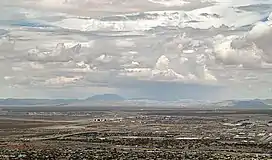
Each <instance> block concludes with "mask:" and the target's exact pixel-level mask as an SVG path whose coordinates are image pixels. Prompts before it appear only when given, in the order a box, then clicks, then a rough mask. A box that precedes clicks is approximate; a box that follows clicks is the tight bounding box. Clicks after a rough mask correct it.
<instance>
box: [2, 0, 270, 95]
mask: <svg viewBox="0 0 272 160" xmlns="http://www.w3.org/2000/svg"><path fill="white" fill-rule="evenodd" d="M271 12H272V0H239V1H237V0H235V1H234V0H137V1H131V0H99V1H97V0H1V1H0V89H1V92H0V97H2V98H86V97H90V96H92V95H95V94H105V93H112V94H119V95H121V96H123V97H125V98H155V99H158V100H178V99H195V100H226V99H245V98H247V99H251V98H271V95H272V92H271V91H272V85H271V84H272V83H271V82H272V45H271V42H272V28H271V27H272V14H271Z"/></svg>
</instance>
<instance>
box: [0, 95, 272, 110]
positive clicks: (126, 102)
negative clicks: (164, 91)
mask: <svg viewBox="0 0 272 160" xmlns="http://www.w3.org/2000/svg"><path fill="white" fill-rule="evenodd" d="M49 105H50V106H94V105H95V106H99V105H103V106H133V105H134V106H180V107H201V108H251V109H252V108H271V109H272V99H263V100H261V99H254V100H226V101H220V102H204V101H194V100H178V101H171V102H170V101H160V100H156V99H146V98H133V99H126V98H124V97H122V96H120V95H117V94H101V95H94V96H92V97H89V98H86V99H13V98H8V99H0V106H49Z"/></svg>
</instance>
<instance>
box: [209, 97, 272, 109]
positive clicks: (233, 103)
mask: <svg viewBox="0 0 272 160" xmlns="http://www.w3.org/2000/svg"><path fill="white" fill-rule="evenodd" d="M270 102H272V100H270V99H264V100H261V99H254V100H226V101H221V102H217V103H212V104H208V105H209V106H211V107H219V108H271V109H272V105H271V103H270Z"/></svg>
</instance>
